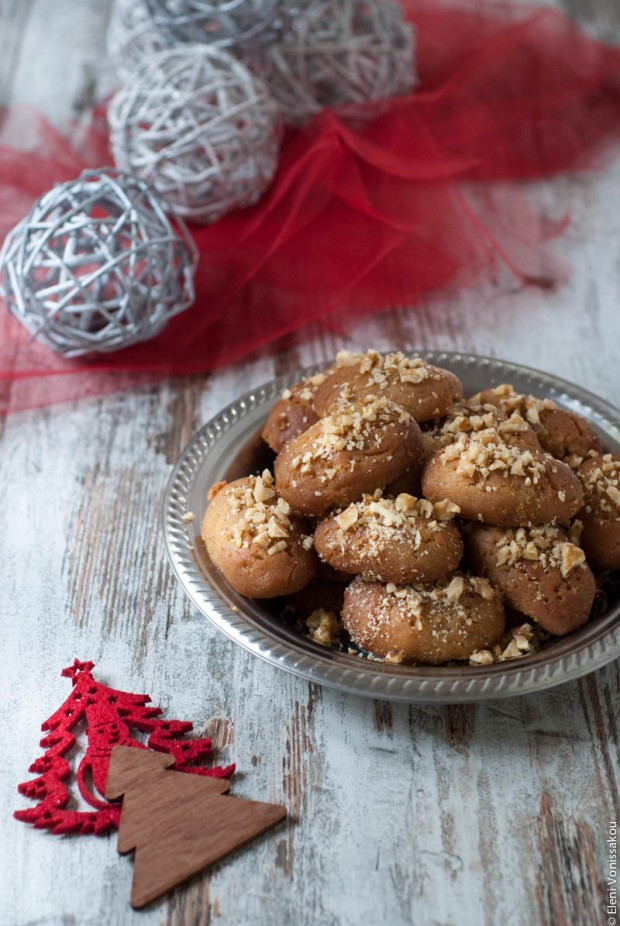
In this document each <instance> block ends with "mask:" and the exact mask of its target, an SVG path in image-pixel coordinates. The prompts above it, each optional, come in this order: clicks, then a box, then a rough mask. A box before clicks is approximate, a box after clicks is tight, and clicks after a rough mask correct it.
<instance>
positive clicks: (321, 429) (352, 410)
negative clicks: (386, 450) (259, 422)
mask: <svg viewBox="0 0 620 926" xmlns="http://www.w3.org/2000/svg"><path fill="white" fill-rule="evenodd" d="M410 420H411V416H410V415H409V413H408V412H406V411H405V410H404V408H401V406H400V405H396V404H395V403H394V402H390V401H389V400H388V399H386V398H385V397H383V396H374V395H369V396H366V397H365V398H363V399H360V400H358V401H357V402H356V403H355V404H354V405H353V404H350V403H349V402H348V399H347V397H346V395H344V394H343V397H341V401H340V402H339V403H338V404H337V405H336V406H335V407H334V409H333V411H332V412H331V413H330V414H329V415H326V416H325V417H324V418H321V419H320V420H319V421H318V422H317V423H316V425H315V426H314V428H315V432H316V433H315V436H314V437H313V438H312V440H311V442H310V445H309V448H308V450H306V451H304V453H303V454H302V453H300V454H298V455H297V456H295V457H293V459H292V460H291V466H292V468H293V469H294V470H298V471H299V472H300V473H310V472H312V470H313V466H314V463H315V462H316V461H319V460H320V461H330V460H331V459H332V458H333V457H334V455H335V454H337V453H339V452H341V451H349V452H364V451H366V452H367V451H369V450H370V449H371V448H372V447H373V446H374V445H376V444H378V442H379V440H380V436H379V432H380V430H381V429H382V428H384V427H386V426H387V425H393V424H395V423H398V424H407V423H408V422H409V421H410ZM336 472H337V468H336V467H333V468H331V469H330V468H329V467H328V468H327V469H326V470H325V472H324V475H325V478H326V479H329V478H331V477H332V476H334V475H336Z"/></svg>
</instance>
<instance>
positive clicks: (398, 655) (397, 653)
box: [384, 649, 405, 666]
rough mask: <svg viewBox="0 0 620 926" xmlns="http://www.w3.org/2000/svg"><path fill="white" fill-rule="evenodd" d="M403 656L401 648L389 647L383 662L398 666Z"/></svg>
mask: <svg viewBox="0 0 620 926" xmlns="http://www.w3.org/2000/svg"><path fill="white" fill-rule="evenodd" d="M404 658H405V654H404V653H403V651H402V649H391V650H390V651H389V653H386V655H385V659H384V662H387V664H388V665H389V666H399V665H401V663H402V661H403V659H404Z"/></svg>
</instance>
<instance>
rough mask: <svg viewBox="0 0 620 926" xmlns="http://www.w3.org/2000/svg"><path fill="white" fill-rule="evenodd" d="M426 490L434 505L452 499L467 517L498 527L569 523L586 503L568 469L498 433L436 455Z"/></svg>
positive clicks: (427, 474)
mask: <svg viewBox="0 0 620 926" xmlns="http://www.w3.org/2000/svg"><path fill="white" fill-rule="evenodd" d="M422 488H423V491H424V494H425V496H426V497H427V498H429V499H430V500H431V501H439V500H440V499H443V498H448V499H450V501H452V502H454V503H455V504H456V505H458V506H459V508H460V509H461V515H462V517H464V518H467V519H470V520H474V521H480V522H483V523H485V524H493V525H495V526H497V527H522V526H528V525H535V524H549V523H551V522H557V523H560V524H568V523H569V522H570V520H571V518H573V517H574V516H575V515H576V514H577V511H578V510H579V509H580V508H581V505H582V503H583V490H582V488H581V484H580V482H579V480H578V479H577V477H576V476H575V474H574V473H573V472H572V470H571V469H570V468H569V467H568V466H566V465H565V464H564V463H562V462H560V461H559V460H556V459H554V457H551V456H550V455H549V454H546V453H542V452H541V451H537V450H529V449H527V448H525V449H524V448H523V447H521V446H519V445H516V444H507V443H505V442H504V441H503V440H502V439H501V438H500V437H499V436H498V433H497V431H495V430H494V429H489V430H485V431H480V432H477V433H476V434H474V435H465V436H464V437H463V438H461V439H460V440H459V441H457V442H456V443H453V444H450V445H449V446H447V447H445V448H444V449H443V450H440V451H438V452H437V453H435V454H433V455H432V456H431V458H430V459H429V460H428V461H427V463H426V464H425V466H424V470H423V473H422Z"/></svg>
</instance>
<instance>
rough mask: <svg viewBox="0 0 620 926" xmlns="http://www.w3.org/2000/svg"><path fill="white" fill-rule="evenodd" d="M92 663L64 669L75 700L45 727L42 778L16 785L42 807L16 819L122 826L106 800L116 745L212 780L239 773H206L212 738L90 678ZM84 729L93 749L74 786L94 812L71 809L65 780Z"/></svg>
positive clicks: (57, 827) (81, 829)
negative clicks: (163, 757) (156, 755)
mask: <svg viewBox="0 0 620 926" xmlns="http://www.w3.org/2000/svg"><path fill="white" fill-rule="evenodd" d="M93 668H94V663H92V662H80V660H78V659H75V660H74V662H73V665H71V666H68V667H67V668H66V669H63V671H62V675H63V676H66V677H67V678H70V679H71V682H72V685H73V690H72V691H71V694H70V695H69V697H68V698H67V700H66V701H65V702H64V704H62V705H61V707H59V708H58V710H57V711H55V712H54V713H53V714H52V715H51V717H49V718H48V719H47V720H46V721H44V723H43V724H42V725H41V729H42V730H45V731H48V732H47V733H46V735H45V736H44V737H43V739H42V740H41V743H40V745H41V746H42V747H43V748H44V750H45V753H44V755H42V756H40V757H39V758H38V759H36V760H35V761H34V762H33V763H32V765H31V766H30V768H29V769H28V771H30V772H32V773H33V774H35V775H36V776H37V777H36V778H34V779H32V780H30V781H27V782H24V783H23V784H20V785H19V786H18V791H19V793H20V794H23V795H24V796H25V797H28V798H31V799H32V800H35V801H37V804H36V806H35V807H32V808H29V809H26V810H18V811H16V812H15V817H16V818H17V819H18V820H22V821H24V822H25V823H31V824H32V825H33V826H35V827H37V828H38V829H48V830H51V832H53V833H62V834H68V833H95V834H96V835H100V834H101V833H105V832H106V831H108V830H110V829H112V828H118V826H119V820H120V813H121V808H120V806H119V805H118V804H111V803H109V802H108V801H107V800H106V799H105V797H104V795H105V793H106V792H105V789H106V780H107V777H108V768H109V764H110V755H111V752H112V749H113V748H114V747H115V746H117V745H122V746H133V747H136V748H137V749H141V750H156V751H157V752H161V753H166V754H167V755H168V756H170V757H171V761H172V763H173V767H174V768H175V770H176V771H179V772H188V773H190V774H192V775H202V776H207V777H211V778H225V779H226V778H230V777H231V775H232V774H233V772H234V770H235V767H234V765H229V766H227V767H226V768H223V767H221V766H211V767H207V766H205V765H203V764H200V763H203V762H204V761H205V760H208V759H210V758H211V740H210V739H206V738H200V739H186V734H187V733H189V732H190V731H191V730H192V724H191V723H190V722H189V721H181V720H164V719H162V717H161V714H162V710H161V708H159V707H154V706H151V705H150V701H151V699H150V697H149V696H148V695H143V694H130V693H128V692H125V691H118V690H116V689H114V688H108V687H107V686H106V685H103V684H101V683H100V682H97V681H95V679H94V678H93V676H92V669H93ZM80 723H85V724H86V736H87V739H88V746H87V748H86V752H85V755H84V756H83V758H82V760H81V761H80V763H79V765H78V768H77V776H76V777H77V784H78V788H79V791H80V794H81V795H82V798H83V799H84V800H85V801H86V803H87V804H89V805H90V806H91V807H92V808H93V809H92V810H88V811H82V810H72V809H70V808H69V807H68V806H67V805H68V803H69V797H70V795H69V790H68V788H67V780H68V779H69V777H70V774H71V767H70V765H69V762H68V760H67V758H66V756H67V753H69V751H70V750H71V749H72V748H73V747H74V746H75V744H76V737H75V735H74V732H73V731H74V730H75V728H76V726H77V725H78V724H80ZM132 730H133V731H140V732H142V733H147V734H149V736H148V739H147V742H146V745H144V743H142V742H140V741H139V740H137V739H135V738H134V736H132Z"/></svg>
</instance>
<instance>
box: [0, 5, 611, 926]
mask: <svg viewBox="0 0 620 926" xmlns="http://www.w3.org/2000/svg"><path fill="white" fill-rule="evenodd" d="M564 8H565V9H567V10H568V11H569V12H571V13H572V14H573V15H576V16H579V17H581V18H582V20H583V21H584V23H585V24H586V26H587V27H588V28H589V29H590V30H591V31H593V32H595V33H597V34H600V35H601V36H606V37H608V38H616V39H618V38H620V24H619V22H618V16H619V15H620V14H619V13H618V5H617V3H615V2H614V0H564ZM0 15H1V18H2V21H1V22H0V43H1V44H0V51H1V52H2V53H1V54H0V90H1V92H2V94H3V96H4V100H3V101H4V102H7V101H9V100H20V101H29V102H33V103H35V104H36V105H38V106H41V107H43V108H44V109H45V110H46V112H48V113H49V115H50V116H52V117H53V118H55V119H62V118H64V117H67V116H70V115H73V114H75V113H76V112H79V111H80V106H83V105H84V103H83V102H81V101H84V100H88V99H90V98H91V97H92V96H93V95H96V96H97V97H100V96H101V95H103V94H104V93H106V92H107V91H108V89H110V88H111V87H112V86H113V83H114V77H113V75H111V72H110V70H109V67H108V66H107V65H106V64H105V63H102V59H101V51H102V45H103V32H104V28H105V23H106V19H107V15H108V2H107V0H89V2H86V3H79V4H76V3H75V2H71V0H56V2H55V3H54V4H53V11H52V9H51V5H50V3H49V0H27V2H20V3H17V2H16V0H0ZM528 195H529V196H530V198H531V200H532V201H533V202H534V204H535V205H536V207H537V208H538V209H540V211H541V212H542V213H543V214H546V215H555V216H557V215H560V214H563V213H564V212H567V211H568V212H570V214H571V219H572V220H571V224H570V227H569V229H568V231H567V233H566V234H565V235H564V236H563V237H562V238H561V239H560V240H558V241H557V242H556V243H555V244H554V246H553V247H554V251H555V253H556V254H557V255H558V256H559V257H561V258H562V259H563V260H565V261H566V262H567V263H569V264H571V265H572V267H573V273H572V276H571V278H570V280H569V281H568V283H567V284H566V285H565V286H564V287H562V288H560V289H558V290H556V291H548V290H541V289H536V288H533V287H529V288H517V287H516V285H515V283H514V281H513V280H511V279H508V278H503V277H502V278H498V279H497V280H496V281H495V282H494V283H493V284H489V285H488V286H487V287H485V288H483V289H480V290H476V291H472V292H467V293H461V294H458V295H456V296H452V297H450V296H446V298H444V299H443V300H441V301H436V302H433V303H432V304H431V303H429V304H426V305H422V306H420V307H419V308H418V309H416V310H415V311H411V312H397V311H392V312H386V313H384V314H383V315H381V316H378V317H376V318H374V319H371V320H368V321H366V322H364V323H363V324H360V325H358V326H356V327H355V328H354V329H353V330H351V331H350V332H348V333H347V335H346V336H337V335H336V334H327V333H324V332H323V333H319V332H316V331H311V332H309V334H308V335H307V337H305V338H304V339H300V340H299V341H297V342H296V343H295V344H294V345H293V346H290V345H289V346H288V347H287V348H286V349H283V350H282V352H280V353H279V354H277V355H275V356H274V355H273V354H271V353H268V352H266V353H263V354H260V355H258V356H256V357H253V358H252V359H251V360H249V361H248V362H246V363H243V364H238V365H235V366H231V367H229V368H227V369H225V370H223V371H221V372H219V373H217V374H216V375H212V376H209V377H192V378H190V379H183V380H176V381H173V382H170V383H167V384H163V385H161V386H158V387H152V388H143V389H141V390H139V391H137V392H135V393H132V394H124V395H117V396H108V397H105V398H102V399H98V400H87V401H84V402H82V403H76V404H72V405H68V406H65V407H59V408H55V409H51V410H44V411H41V412H38V413H36V414H35V413H32V414H22V415H16V416H13V417H11V418H9V419H8V420H7V421H6V422H2V423H1V424H0V428H1V434H0V440H1V452H0V538H2V595H1V596H0V655H1V659H2V672H1V673H0V703H2V705H3V707H4V710H3V712H2V719H1V721H0V723H1V729H0V736H1V737H2V742H3V744H4V761H3V767H2V775H1V781H2V791H1V801H2V811H1V812H2V820H3V821H4V827H5V839H4V840H3V841H2V848H1V849H0V856H1V857H0V896H1V897H2V916H1V917H0V919H2V922H3V923H4V922H6V923H7V924H9V926H35V924H36V926H74V924H79V926H101V924H102V923H106V924H109V926H131V924H133V923H140V924H141V926H160V924H161V926H163V924H166V926H186V924H190V926H194V924H200V926H206V924H221V926H247V924H248V923H255V924H257V926H272V924H277V926H279V924H294V926H310V924H311V926H358V924H359V923H360V922H369V923H372V922H381V923H385V924H389V926H406V924H410V923H414V924H416V926H427V924H428V926H457V924H458V926H497V924H498V923H501V924H504V926H532V924H549V926H551V924H553V926H557V924H564V923H565V924H571V926H572V924H586V926H590V924H592V926H594V924H599V923H603V922H604V913H603V909H602V901H603V896H604V890H605V878H606V855H607V848H606V842H605V840H606V838H607V827H608V822H609V819H611V818H613V817H614V816H615V815H617V813H618V810H619V809H620V808H619V801H618V791H619V781H620V769H619V753H618V728H617V720H616V718H617V716H618V709H619V707H620V673H619V667H618V664H614V665H610V666H608V667H606V668H605V669H603V670H601V671H599V672H597V673H596V674H595V675H593V676H590V677H588V678H586V679H584V680H582V681H580V682H576V683H571V684H568V685H564V686H561V687H559V688H556V689H553V690H552V691H549V692H546V693H542V694H538V695H535V696H532V697H522V698H517V699H514V700H510V701H504V702H496V703H493V702H491V703H485V704H480V705H465V706H463V705H461V706H458V705H457V706H451V707H439V706H429V707H424V706H422V707H408V706H406V705H397V704H393V705H388V704H382V703H373V702H372V701H365V700H361V699H358V698H355V697H352V696H348V695H344V694H341V693H339V692H337V691H332V690H330V689H323V688H318V687H316V686H314V685H310V684H308V683H306V682H304V681H302V680H300V679H297V678H295V677H293V676H289V675H285V674H283V673H281V672H278V671H277V670H276V669H275V668H272V667H270V666H268V665H266V664H264V663H262V662H261V661H259V660H257V659H254V658H252V657H250V656H249V655H248V654H246V653H245V652H244V651H242V650H241V649H238V648H237V647H235V646H234V645H233V644H232V643H231V642H229V641H228V640H227V639H225V638H224V637H223V636H222V635H221V634H218V633H217V631H215V630H214V629H213V628H212V627H211V626H210V625H209V624H207V623H206V622H205V620H204V619H203V618H202V617H200V615H198V614H197V613H196V612H195V610H194V609H193V608H192V607H191V606H190V605H189V603H188V602H187V601H186V600H185V598H184V597H183V595H182V594H181V592H180V590H179V588H178V586H177V584H176V583H175V581H174V579H173V577H172V575H171V572H170V569H169V568H168V566H167V564H166V561H165V556H164V550H163V544H162V540H161V537H160V527H159V508H160V501H161V496H162V492H163V488H164V486H165V483H166V480H167V478H168V476H169V473H170V469H171V466H172V464H173V462H174V460H175V458H176V456H177V454H178V453H179V451H180V449H181V448H182V446H183V445H184V443H185V442H186V441H187V439H188V438H189V436H190V435H191V433H192V432H193V431H194V430H195V429H196V428H197V427H198V426H199V425H200V423H201V422H203V421H205V420H206V419H207V418H209V417H210V416H211V415H214V414H215V413H216V412H218V411H219V410H220V409H221V407H222V406H223V405H225V404H226V403H227V402H229V401H231V400H232V399H233V398H234V397H235V396H236V395H238V394H239V393H240V392H242V391H244V390H246V389H248V388H250V387H251V386H253V385H256V384H258V383H260V382H263V381H265V380H267V379H269V378H270V377H271V376H273V375H274V373H276V372H278V373H279V372H283V371H288V370H296V369H298V368H299V366H300V365H302V364H305V363H312V362H315V361H319V360H322V359H325V358H329V357H331V356H333V354H334V353H335V351H336V350H338V349H339V348H340V347H343V346H347V347H365V346H367V345H373V346H376V347H379V348H388V347H394V346H397V347H403V348H407V349H412V350H414V349H416V348H418V349H419V348H432V349H439V350H442V349H447V350H465V351H474V352H477V353H481V354H490V355H492V356H498V357H504V358H506V359H508V360H513V361H517V362H522V363H526V364H529V365H531V366H535V367H540V368H543V369H546V370H549V371H550V372H552V373H555V374H558V375H561V376H564V377H566V378H568V379H571V380H573V381H575V382H577V383H579V384H580V385H583V386H585V387H586V388H588V389H590V390H592V391H593V392H596V393H599V394H600V395H602V396H604V397H606V398H607V399H609V400H610V401H612V402H614V403H615V404H620V379H619V376H618V366H617V364H618V360H617V353H618V344H620V313H619V312H618V308H617V307H618V305H619V304H620V261H619V259H618V254H620V164H619V163H618V162H616V163H615V164H614V165H612V167H611V168H610V169H609V170H607V171H606V172H605V173H604V174H601V175H600V176H587V177H584V176H582V177H569V178H561V179H558V180H556V181H554V182H553V183H546V184H544V185H541V186H536V185H531V187H530V188H529V194H528ZM74 656H78V657H80V658H82V659H93V660H94V661H95V662H96V663H97V670H96V671H97V672H98V673H99V677H100V678H101V679H102V680H103V681H105V682H107V683H109V684H110V685H114V686H116V687H119V688H122V689H125V690H143V691H149V692H150V693H151V695H152V696H153V699H154V701H155V702H156V703H159V704H161V705H162V707H163V708H164V709H165V710H167V711H168V712H169V713H170V715H171V716H182V717H190V718H193V719H194V720H195V723H196V728H197V733H200V734H203V733H204V732H205V731H208V734H209V735H212V736H214V737H215V742H216V746H218V748H219V749H220V750H221V753H220V755H219V756H218V761H220V762H222V763H225V762H229V761H235V762H236V763H237V767H238V769H239V774H238V775H237V776H236V777H235V779H234V782H233V787H232V792H233V794H235V795H239V796H246V797H256V796H260V797H261V798H263V799H265V800H268V801H274V802H282V803H284V804H286V806H287V809H288V813H289V816H288V818H287V820H286V821H285V822H284V823H283V824H282V827H281V829H280V830H279V831H276V832H274V833H273V834H271V835H267V836H266V837H265V838H264V839H262V840H259V841H258V842H257V843H256V844H255V845H254V846H253V847H252V848H251V849H249V850H248V851H246V852H243V853H240V854H239V855H237V856H235V857H234V859H232V860H231V861H229V862H226V861H224V862H223V863H221V864H218V865H215V866H214V867H213V869H212V870H211V871H210V873H209V874H208V875H207V876H201V877H198V878H196V879H195V880H193V881H192V882H190V883H189V884H188V885H187V886H186V887H183V888H180V889H179V890H178V891H176V892H174V894H172V895H171V896H170V897H168V898H166V899H164V900H162V901H161V902H159V903H158V904H155V905H154V906H153V907H152V908H150V909H149V910H148V911H145V912H143V913H141V914H136V913H134V912H132V911H131V909H130V908H129V906H128V904H127V897H128V896H129V891H130V880H131V868H130V866H128V865H127V864H126V862H125V861H124V860H122V859H119V858H118V856H117V854H116V850H115V848H114V840H113V838H112V839H107V838H102V839H95V838H80V839H57V838H54V837H50V836H49V835H47V834H44V833H40V832H36V831H33V830H30V829H28V828H27V827H26V826H24V825H23V824H20V823H18V822H16V821H13V820H11V819H10V812H11V811H12V810H13V809H14V808H15V807H18V806H20V800H19V796H18V795H17V793H16V791H15V788H16V785H17V782H19V781H22V780H23V778H24V773H25V770H26V768H27V767H28V765H29V763H30V761H32V759H33V758H34V755H35V754H36V744H37V741H38V738H39V731H38V725H39V724H40V722H41V720H42V718H43V717H45V716H46V715H47V713H49V709H50V706H53V705H55V704H57V703H59V701H61V700H62V699H63V698H64V696H65V694H66V690H65V685H66V681H65V680H63V679H61V678H60V676H59V672H60V669H61V668H62V666H64V665H67V663H68V662H70V661H71V660H72V659H73V657H74ZM26 669H34V672H35V677H36V681H37V684H36V689H35V690H30V689H29V688H28V687H27V681H26V675H27V673H26Z"/></svg>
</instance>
